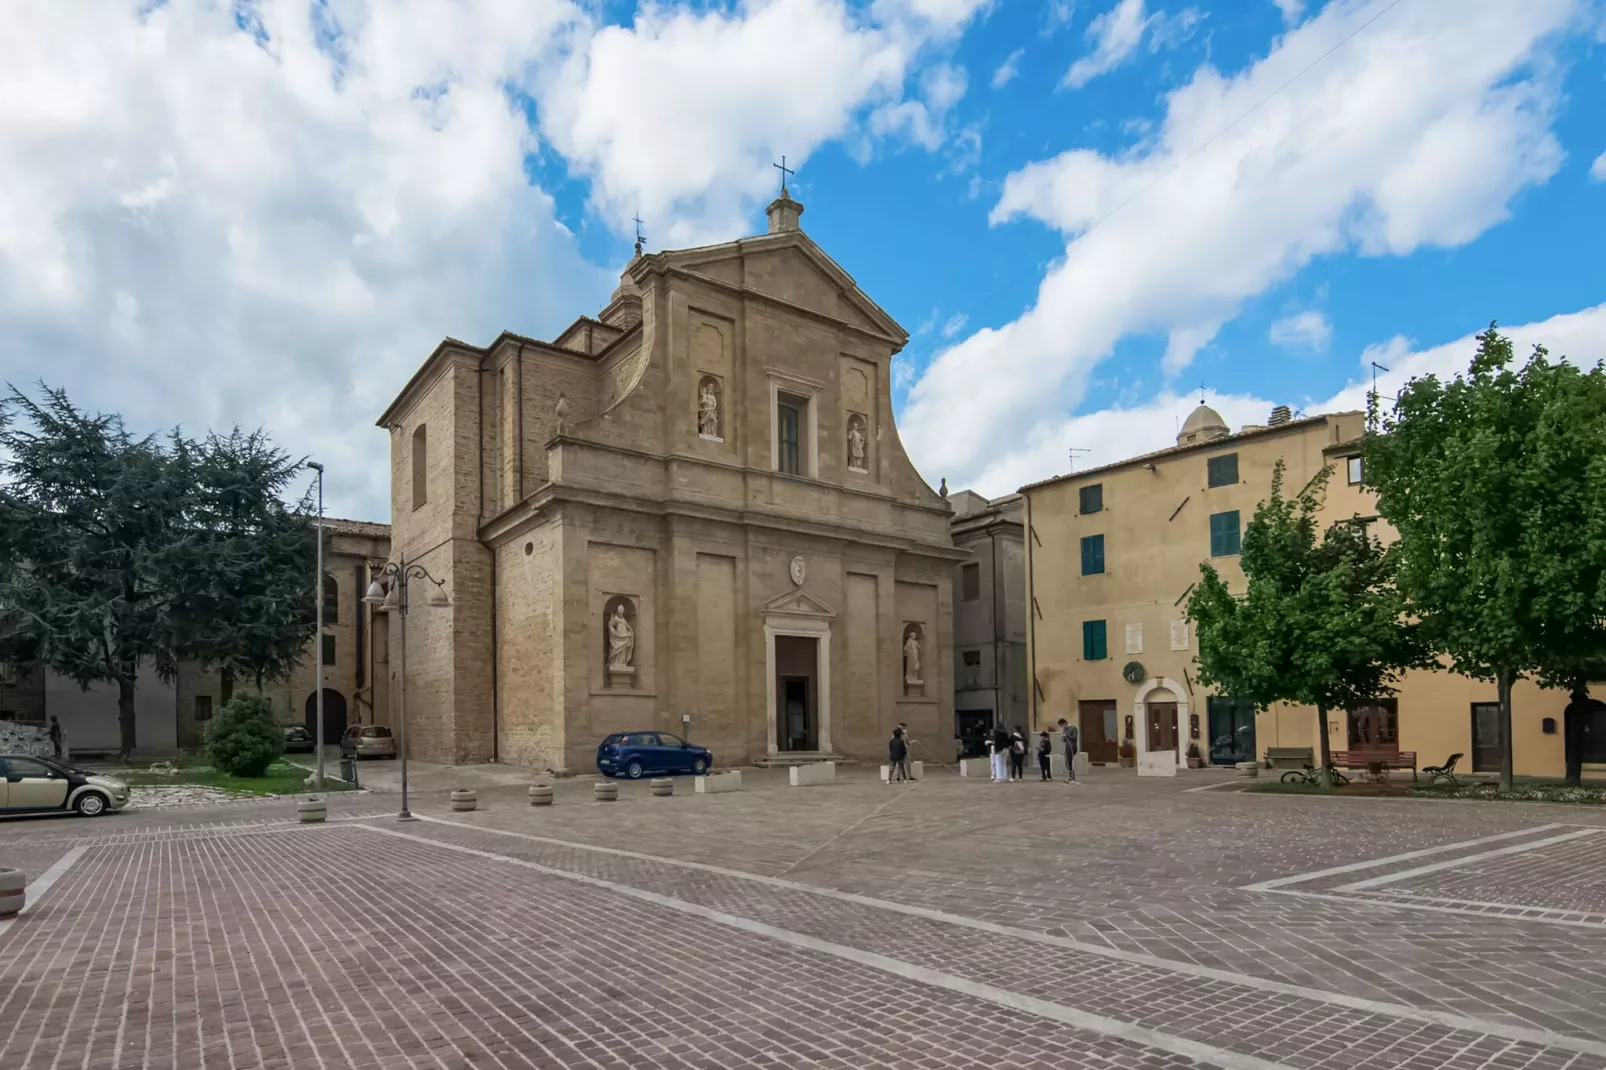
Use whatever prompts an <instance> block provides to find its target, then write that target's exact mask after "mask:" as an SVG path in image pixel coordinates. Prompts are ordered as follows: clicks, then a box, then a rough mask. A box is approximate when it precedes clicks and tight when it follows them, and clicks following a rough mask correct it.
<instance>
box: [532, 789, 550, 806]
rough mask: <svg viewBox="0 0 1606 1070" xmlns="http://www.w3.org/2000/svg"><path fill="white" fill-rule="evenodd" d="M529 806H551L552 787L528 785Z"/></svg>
mask: <svg viewBox="0 0 1606 1070" xmlns="http://www.w3.org/2000/svg"><path fill="white" fill-rule="evenodd" d="M530 805H531V806H551V805H552V785H551V784H531V785H530Z"/></svg>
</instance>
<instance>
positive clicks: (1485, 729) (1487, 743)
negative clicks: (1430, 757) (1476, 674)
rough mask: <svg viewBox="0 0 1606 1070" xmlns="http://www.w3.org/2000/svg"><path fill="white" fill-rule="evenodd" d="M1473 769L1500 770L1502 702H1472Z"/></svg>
mask: <svg viewBox="0 0 1606 1070" xmlns="http://www.w3.org/2000/svg"><path fill="white" fill-rule="evenodd" d="M1435 760H1438V759H1435ZM1472 771H1473V772H1474V773H1498V772H1500V703H1498V702H1474V703H1473V704H1472Z"/></svg>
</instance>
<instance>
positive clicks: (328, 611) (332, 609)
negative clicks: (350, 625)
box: [323, 572, 340, 624]
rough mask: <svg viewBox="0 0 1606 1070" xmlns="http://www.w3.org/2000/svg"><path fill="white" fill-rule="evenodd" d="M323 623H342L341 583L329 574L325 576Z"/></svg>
mask: <svg viewBox="0 0 1606 1070" xmlns="http://www.w3.org/2000/svg"><path fill="white" fill-rule="evenodd" d="M323 622H324V623H325V624H339V623H340V583H339V581H338V580H336V579H335V578H334V577H333V576H331V575H329V573H327V572H325V573H324V574H323Z"/></svg>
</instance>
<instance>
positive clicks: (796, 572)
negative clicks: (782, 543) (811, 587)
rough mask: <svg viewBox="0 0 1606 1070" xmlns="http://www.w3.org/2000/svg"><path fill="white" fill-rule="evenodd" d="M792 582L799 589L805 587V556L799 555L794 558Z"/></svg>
mask: <svg viewBox="0 0 1606 1070" xmlns="http://www.w3.org/2000/svg"><path fill="white" fill-rule="evenodd" d="M792 582H793V583H795V584H797V585H798V586H799V587H801V586H803V555H802V554H798V555H797V556H796V557H794V558H792Z"/></svg>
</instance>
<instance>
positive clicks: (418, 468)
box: [413, 424, 429, 509]
mask: <svg viewBox="0 0 1606 1070" xmlns="http://www.w3.org/2000/svg"><path fill="white" fill-rule="evenodd" d="M428 500H429V428H428V427H427V426H425V425H424V424H419V425H418V427H417V428H416V429H414V431H413V508H414V509H417V508H419V507H420V506H422V505H423V504H424V503H425V502H427V501H428Z"/></svg>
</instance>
